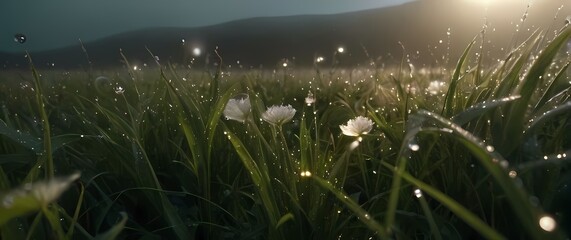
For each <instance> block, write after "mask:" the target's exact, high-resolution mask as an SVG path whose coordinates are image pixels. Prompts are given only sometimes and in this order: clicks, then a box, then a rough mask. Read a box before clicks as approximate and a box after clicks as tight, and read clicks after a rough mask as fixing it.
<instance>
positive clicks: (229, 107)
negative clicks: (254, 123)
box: [223, 94, 252, 123]
mask: <svg viewBox="0 0 571 240" xmlns="http://www.w3.org/2000/svg"><path fill="white" fill-rule="evenodd" d="M244 95H245V96H243V95H240V96H239V97H237V98H233V99H230V100H228V103H227V104H226V107H225V108H224V112H223V113H224V116H225V117H226V119H229V120H235V121H238V122H242V123H243V122H245V121H246V119H248V117H249V116H250V112H251V109H252V105H251V104H250V98H249V97H248V95H246V94H244Z"/></svg>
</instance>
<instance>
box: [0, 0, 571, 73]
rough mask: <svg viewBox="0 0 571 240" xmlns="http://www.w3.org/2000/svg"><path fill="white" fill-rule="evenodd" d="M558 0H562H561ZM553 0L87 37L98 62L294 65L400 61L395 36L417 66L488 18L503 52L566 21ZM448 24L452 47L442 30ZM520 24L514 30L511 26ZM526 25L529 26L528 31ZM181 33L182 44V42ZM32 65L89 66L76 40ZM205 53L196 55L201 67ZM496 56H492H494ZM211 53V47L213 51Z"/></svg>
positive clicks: (8, 57) (435, 3) (462, 41)
mask: <svg viewBox="0 0 571 240" xmlns="http://www.w3.org/2000/svg"><path fill="white" fill-rule="evenodd" d="M561 3H562V1H561ZM561 3H558V1H538V3H536V4H535V5H533V6H531V7H530V8H529V14H528V17H527V18H526V20H525V22H524V24H523V26H520V27H517V26H516V25H518V24H519V25H521V22H520V18H521V16H522V15H523V14H524V12H525V11H526V8H525V6H521V5H519V4H512V5H517V7H515V8H514V7H513V6H509V5H507V4H506V5H505V6H499V5H500V4H502V3H495V4H494V5H492V7H490V8H489V9H487V10H486V8H485V6H484V5H483V4H478V3H474V2H468V1H453V2H451V1H446V0H432V1H430V0H425V1H418V2H412V3H408V4H404V5H400V6H394V7H388V8H380V9H373V10H366V11H360V12H352V13H344V14H335V15H317V16H288V17H266V18H252V19H245V20H240V21H233V22H228V23H224V24H219V25H213V26H206V27H199V28H159V29H145V30H140V31H134V32H127V33H123V34H118V35H115V36H111V37H108V38H104V39H101V40H98V41H93V42H87V43H84V46H85V48H86V49H87V53H88V54H89V58H90V59H91V61H92V63H93V66H94V67H96V68H105V67H111V66H119V65H120V64H122V63H121V60H120V59H121V57H120V54H119V49H122V51H123V53H124V54H125V56H127V58H128V60H129V61H130V62H131V63H133V64H142V63H147V64H152V63H153V58H152V56H151V55H150V54H149V52H148V51H147V50H146V48H148V49H149V50H150V51H152V52H153V54H154V55H156V56H158V57H159V59H160V61H161V62H163V63H166V62H167V61H168V62H171V63H183V62H184V63H185V64H187V63H188V62H189V60H190V58H192V52H191V51H192V48H194V47H199V48H201V49H202V50H203V51H204V52H207V53H212V52H213V50H214V49H215V48H216V47H218V52H219V53H220V55H221V56H222V57H223V59H224V63H225V64H232V65H235V64H236V61H238V60H239V61H240V64H242V65H244V66H246V67H250V66H252V67H259V66H260V65H262V66H265V67H274V66H276V64H278V63H279V62H280V61H281V60H282V59H288V60H289V61H291V62H292V63H293V64H295V65H306V66H307V65H311V64H313V61H314V59H315V57H316V56H323V57H325V59H326V62H325V63H324V64H325V65H330V64H331V63H330V62H329V61H330V60H331V58H332V55H333V53H334V52H335V50H336V49H337V47H339V46H343V47H345V48H346V49H347V52H346V53H344V54H342V55H339V56H338V58H339V60H340V63H341V64H346V65H366V64H368V63H369V57H367V56H366V54H365V50H366V52H367V53H368V55H369V56H370V57H371V58H375V59H376V58H379V59H380V60H381V61H383V62H384V63H387V64H391V63H397V62H399V61H400V58H401V56H402V49H401V46H400V45H399V42H400V43H402V44H403V46H405V48H406V52H407V53H408V54H409V55H410V57H411V60H412V61H413V62H415V63H417V64H421V65H431V64H438V65H441V64H442V63H443V62H444V61H445V60H443V59H442V56H445V55H446V53H447V52H448V53H449V54H450V58H451V59H452V60H451V62H452V63H453V62H454V61H455V59H456V58H457V56H458V55H459V53H460V52H461V51H462V50H463V48H464V47H465V46H466V45H467V44H468V43H469V42H470V40H471V39H473V38H474V37H475V36H477V35H478V34H479V32H480V31H481V29H482V26H483V25H484V23H485V22H486V21H487V22H488V28H487V35H486V39H487V40H488V41H489V43H487V44H486V48H487V49H488V50H489V53H487V54H489V55H490V57H493V58H497V57H500V56H503V54H504V53H505V51H506V50H505V49H504V50H503V51H502V50H501V47H504V48H506V49H507V48H509V47H510V45H513V44H510V42H513V39H516V40H518V41H521V40H522V39H523V38H524V37H526V36H527V35H529V33H528V32H529V31H533V30H535V29H537V28H539V29H542V30H543V29H547V28H551V30H554V29H558V28H560V27H562V26H563V25H564V19H565V17H566V16H567V15H568V14H569V12H570V11H569V10H570V9H565V8H564V9H563V10H561V12H559V17H558V18H557V19H555V20H554V17H555V15H556V13H557V9H558V7H559V6H560V5H561ZM449 28H450V30H451V31H450V32H451V34H450V40H451V44H450V50H449V51H448V50H447V48H448V45H447V42H448V36H447V31H448V29H449ZM517 28H519V29H520V31H519V32H518V33H517V34H516V29H517ZM528 28H529V30H528ZM182 39H185V43H184V44H183V43H182ZM31 55H32V57H33V60H34V62H35V64H36V65H37V66H46V65H51V63H55V66H56V67H64V68H76V67H86V66H88V62H87V60H86V56H85V54H84V52H83V51H82V49H81V46H80V44H79V42H78V44H77V45H75V46H69V47H66V48H62V49H55V50H49V51H41V52H32V53H31ZM205 55H207V54H203V55H202V56H200V57H198V59H197V61H196V62H198V63H199V65H198V66H200V65H202V63H201V62H204V58H205ZM495 55H497V56H495ZM23 56H24V54H23V53H19V54H7V53H0V60H1V63H3V64H4V65H5V66H6V67H8V68H9V67H13V66H15V65H16V64H18V65H20V66H25V65H26V59H24V57H23ZM210 56H212V54H210Z"/></svg>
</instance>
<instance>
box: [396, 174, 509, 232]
mask: <svg viewBox="0 0 571 240" xmlns="http://www.w3.org/2000/svg"><path fill="white" fill-rule="evenodd" d="M385 166H386V167H387V168H388V169H391V170H393V169H394V167H393V166H391V165H388V164H386V163H385ZM398 174H400V176H402V178H403V179H404V180H405V181H407V182H409V183H411V184H412V185H414V186H417V187H418V188H419V189H420V190H422V191H424V192H425V193H428V194H429V195H430V196H432V197H433V198H434V199H436V200H437V201H438V202H440V203H442V205H444V206H445V207H446V208H448V209H449V210H450V211H452V212H453V213H454V214H456V216H458V217H459V218H461V219H462V220H464V222H466V223H467V224H468V225H470V226H471V227H473V228H474V229H475V230H477V231H478V233H480V234H481V235H482V237H484V238H486V239H506V238H505V237H504V236H502V235H501V234H500V233H498V232H497V231H496V230H494V229H493V228H491V227H490V226H488V225H487V224H486V223H485V222H484V221H482V220H481V219H479V218H478V217H477V216H476V215H475V214H473V213H472V212H470V211H469V210H468V209H466V208H465V207H463V206H462V205H461V204H459V203H458V202H456V201H454V199H452V198H450V197H448V196H446V194H444V193H442V192H441V191H438V190H437V189H436V188H433V187H432V186H430V185H428V184H426V183H424V182H422V181H420V180H418V179H416V178H414V177H413V176H411V175H410V174H408V173H406V172H400V173H398Z"/></svg>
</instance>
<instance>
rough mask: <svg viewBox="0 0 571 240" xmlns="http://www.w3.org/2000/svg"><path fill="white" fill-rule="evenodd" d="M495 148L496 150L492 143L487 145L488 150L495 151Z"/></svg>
mask: <svg viewBox="0 0 571 240" xmlns="http://www.w3.org/2000/svg"><path fill="white" fill-rule="evenodd" d="M494 150H495V148H494V146H491V145H488V146H486V151H488V152H494Z"/></svg>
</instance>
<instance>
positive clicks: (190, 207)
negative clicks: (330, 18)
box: [0, 29, 571, 239]
mask: <svg viewBox="0 0 571 240" xmlns="http://www.w3.org/2000/svg"><path fill="white" fill-rule="evenodd" d="M570 35H571V30H568V29H567V30H564V31H561V32H560V33H559V34H558V35H557V36H556V37H551V36H552V35H551V34H542V33H535V34H532V35H531V36H529V38H528V39H527V40H526V41H525V42H523V43H521V45H519V46H518V47H516V48H514V49H513V51H511V52H510V53H508V54H507V55H506V56H505V58H504V59H501V60H500V61H497V62H487V61H485V60H484V59H481V58H479V57H478V55H477V54H476V53H478V52H481V51H483V50H482V49H485V47H486V46H485V44H482V43H481V41H479V40H478V39H479V38H476V40H475V41H474V42H472V43H469V44H468V45H467V47H466V50H465V52H464V54H463V55H462V56H461V57H460V58H459V59H457V64H456V65H455V66H454V67H453V68H451V69H445V68H444V67H443V68H440V69H415V68H414V66H413V65H412V64H411V65H409V64H408V63H407V61H406V59H404V58H403V62H402V64H401V66H396V67H392V68H389V67H384V66H383V67H380V66H375V65H371V66H369V67H366V68H354V69H347V68H336V67H331V68H329V67H327V68H326V67H321V66H319V65H316V66H315V68H312V69H301V68H292V67H287V66H284V67H280V68H279V69H276V70H274V71H268V70H234V69H226V68H223V67H220V68H212V69H207V70H195V69H192V68H182V67H180V66H178V67H177V66H173V65H157V66H156V67H149V68H146V69H143V70H135V69H134V66H131V65H130V64H129V63H128V62H127V61H125V68H123V69H118V70H108V71H105V72H100V71H59V70H54V71H50V70H41V71H39V70H36V69H35V68H33V65H32V61H30V63H31V64H30V66H31V70H29V71H3V72H2V73H0V86H1V87H0V103H1V104H2V106H1V108H2V112H1V114H0V120H1V121H0V163H1V165H0V189H1V194H0V200H2V201H1V204H0V234H1V239H115V238H117V239H294V238H297V239H371V238H376V237H379V238H383V239H386V238H398V239H409V238H410V239H416V238H424V239H427V238H430V239H473V238H491V239H501V238H506V239H514V238H516V239H520V238H524V239H528V238H529V239H564V238H566V237H567V236H568V234H569V229H571V219H570V214H571V208H570V207H569V205H568V204H567V203H568V202H569V200H571V191H570V189H569V186H568V184H569V183H571V174H570V173H569V170H568V168H569V164H568V163H569V160H570V158H569V156H570V155H571V138H570V135H569V133H570V132H571V122H570V120H571V115H570V113H571V102H570V95H571V90H570V85H571V82H570V80H569V76H568V71H567V68H568V66H569V56H568V53H567V52H566V51H565V49H564V48H565V46H566V44H567V42H568V41H569V36H570ZM473 56H476V57H473ZM31 60H33V56H31ZM222 60H223V58H222ZM240 101H241V102H240ZM230 102H233V104H235V103H236V102H240V103H241V104H244V105H241V107H242V108H241V110H240V111H238V113H242V114H243V115H241V117H243V118H238V119H236V118H235V117H236V116H234V117H233V116H229V114H230V113H232V111H229V110H228V107H229V105H230ZM246 103H247V104H246ZM287 105H290V106H291V109H287V110H284V109H285V108H283V109H277V108H273V109H274V110H276V111H278V110H279V111H282V110H283V112H279V113H280V114H282V113H283V114H285V115H280V114H278V115H277V116H276V115H271V116H269V115H268V114H269V113H268V111H270V110H269V109H272V107H273V106H287ZM293 109H295V113H294V115H293V117H291V119H290V118H289V117H288V116H287V114H290V113H292V111H293ZM234 113H236V111H234ZM359 116H361V117H364V118H366V119H367V120H368V121H370V123H371V127H372V129H371V130H370V131H369V129H366V127H367V126H364V127H365V128H361V130H363V129H365V130H363V131H359V132H357V133H356V134H354V136H349V135H347V132H345V131H342V129H341V128H340V126H341V125H343V126H347V127H351V126H353V125H352V123H354V122H355V121H357V120H356V119H357V117H359ZM239 117H240V116H239ZM272 117H274V118H277V119H278V120H280V121H278V122H275V121H274V122H272V121H271V120H272V119H273V118H272ZM351 121H353V122H351ZM366 123H367V121H365V122H364V124H365V125H367V124H366ZM353 127H355V126H353Z"/></svg>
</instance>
